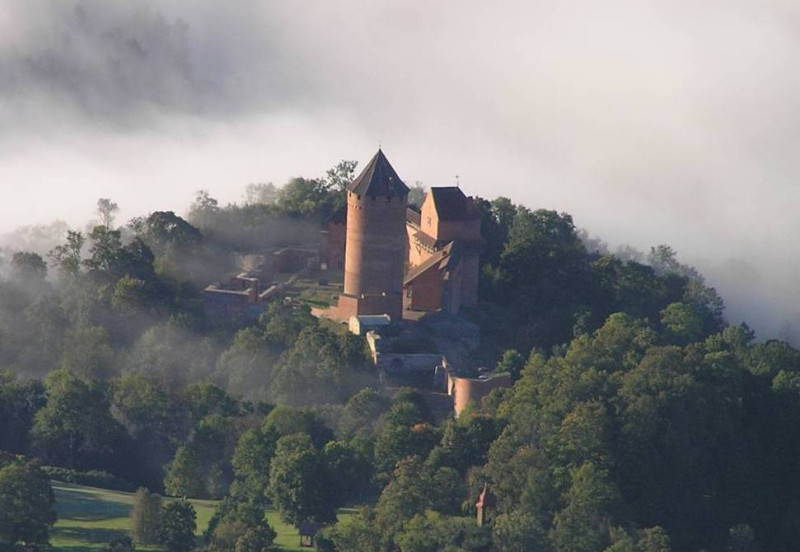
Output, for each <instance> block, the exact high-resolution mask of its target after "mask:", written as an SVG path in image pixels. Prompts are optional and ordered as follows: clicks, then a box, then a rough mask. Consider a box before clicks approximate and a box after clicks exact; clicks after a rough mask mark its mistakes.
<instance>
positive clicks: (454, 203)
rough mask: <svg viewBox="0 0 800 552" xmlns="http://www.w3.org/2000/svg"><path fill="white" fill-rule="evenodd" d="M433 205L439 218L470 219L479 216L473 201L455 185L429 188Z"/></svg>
mask: <svg viewBox="0 0 800 552" xmlns="http://www.w3.org/2000/svg"><path fill="white" fill-rule="evenodd" d="M428 193H430V194H431V196H433V206H434V209H436V215H437V216H438V217H439V220H445V221H446V220H472V219H478V218H481V213H480V211H479V210H478V207H477V206H476V205H475V202H474V201H472V199H470V198H468V197H467V196H465V195H464V192H462V191H461V188H459V187H457V186H442V187H438V188H431V191H430V192H428Z"/></svg>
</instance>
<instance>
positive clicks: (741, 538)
mask: <svg viewBox="0 0 800 552" xmlns="http://www.w3.org/2000/svg"><path fill="white" fill-rule="evenodd" d="M728 534H729V536H728V548H727V551H728V552H758V550H759V547H758V544H757V541H756V535H755V532H754V531H753V529H752V528H751V527H750V526H749V525H746V524H740V525H736V526H734V527H731V529H730V531H729V532H728Z"/></svg>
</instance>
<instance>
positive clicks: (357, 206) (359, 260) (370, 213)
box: [338, 150, 408, 321]
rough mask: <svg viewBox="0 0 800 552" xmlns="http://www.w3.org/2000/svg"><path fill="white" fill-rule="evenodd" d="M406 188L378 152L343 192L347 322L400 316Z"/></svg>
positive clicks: (343, 312) (343, 303)
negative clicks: (363, 316)
mask: <svg viewBox="0 0 800 552" xmlns="http://www.w3.org/2000/svg"><path fill="white" fill-rule="evenodd" d="M407 199H408V187H407V186H406V185H405V184H404V183H403V181H402V180H400V177H399V176H397V173H396V172H395V171H394V169H393V168H392V165H391V164H389V161H388V160H387V159H386V156H385V155H384V154H383V152H382V151H381V150H378V153H376V154H375V156H374V157H373V158H372V159H371V160H370V162H369V163H368V164H367V166H366V167H365V168H364V170H363V171H362V172H361V174H360V175H359V176H358V178H356V179H355V180H353V182H351V183H350V185H349V186H347V237H346V241H345V252H344V255H345V259H344V293H342V295H340V296H339V305H338V310H339V313H340V316H343V317H344V318H345V319H347V318H349V317H350V316H355V315H361V314H388V315H389V316H391V317H392V320H393V321H399V320H401V319H402V315H403V272H404V270H405V258H406V203H407Z"/></svg>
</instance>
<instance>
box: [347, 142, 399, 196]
mask: <svg viewBox="0 0 800 552" xmlns="http://www.w3.org/2000/svg"><path fill="white" fill-rule="evenodd" d="M347 189H348V190H349V191H350V192H353V193H354V194H357V195H368V196H372V197H378V196H380V197H392V196H398V197H404V196H407V195H408V187H407V186H406V185H405V184H403V181H402V180H400V177H399V176H397V173H396V172H395V171H394V169H393V168H392V165H391V164H390V163H389V160H388V159H386V156H385V155H384V154H383V151H381V150H378V153H376V154H375V156H374V157H373V158H372V159H371V160H370V162H369V163H367V166H366V167H364V170H363V171H361V174H360V175H358V177H357V178H356V179H355V180H353V181H352V182H351V183H350V185H349V186H347Z"/></svg>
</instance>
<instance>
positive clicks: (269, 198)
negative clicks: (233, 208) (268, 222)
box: [244, 182, 278, 205]
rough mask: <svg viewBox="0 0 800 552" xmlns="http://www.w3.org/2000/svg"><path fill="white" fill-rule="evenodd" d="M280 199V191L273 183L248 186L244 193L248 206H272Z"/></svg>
mask: <svg viewBox="0 0 800 552" xmlns="http://www.w3.org/2000/svg"><path fill="white" fill-rule="evenodd" d="M277 199H278V189H277V188H276V187H275V185H274V184H273V183H272V182H267V183H263V182H258V183H252V184H248V185H247V188H245V192H244V202H245V203H246V204H247V205H272V204H273V203H275V201H276V200H277Z"/></svg>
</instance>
